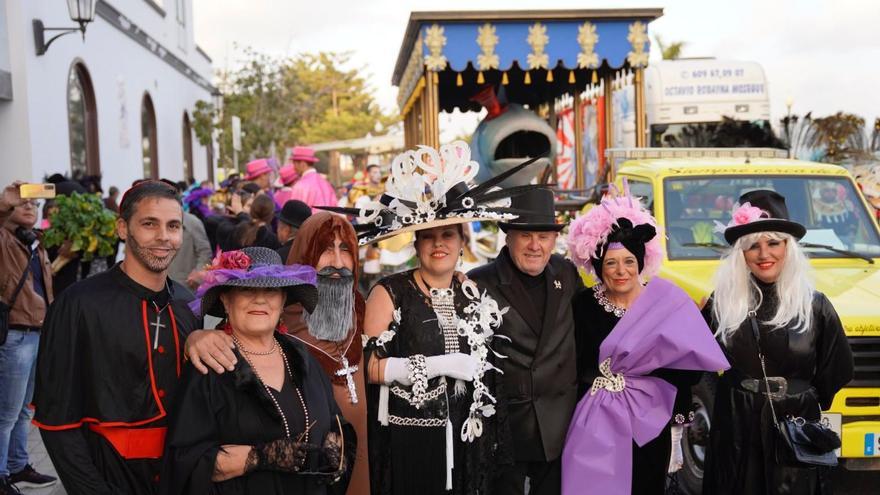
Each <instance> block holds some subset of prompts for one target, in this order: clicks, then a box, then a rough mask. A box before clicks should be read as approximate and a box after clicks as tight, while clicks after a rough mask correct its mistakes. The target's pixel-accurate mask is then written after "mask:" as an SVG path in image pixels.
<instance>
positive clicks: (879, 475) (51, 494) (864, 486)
mask: <svg viewBox="0 0 880 495" xmlns="http://www.w3.org/2000/svg"><path fill="white" fill-rule="evenodd" d="M28 453H29V454H30V458H31V464H33V466H34V469H36V470H37V471H39V472H41V473H46V474H51V475H53V476H55V468H54V467H53V466H52V461H50V460H49V455H48V454H47V453H46V448H45V447H43V442H42V440H41V439H40V433H39V431H38V430H37V428H36V427H34V426H31V431H30V433H29V434H28ZM878 486H880V471H873V472H861V473H855V472H848V471H843V470H840V471H839V472H837V473H835V490H834V493H835V494H838V495H876V493H877V487H878ZM21 492H22V493H23V494H24V495H66V494H67V492H66V491H64V487H63V486H61V482H60V481H59V482H58V483H57V484H56V485H54V486H51V487H48V488H42V489H35V488H26V489H23V490H22V491H21Z"/></svg>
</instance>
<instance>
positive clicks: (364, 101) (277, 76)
mask: <svg viewBox="0 0 880 495" xmlns="http://www.w3.org/2000/svg"><path fill="white" fill-rule="evenodd" d="M244 55H245V63H244V64H242V65H241V66H240V67H239V68H238V69H235V70H229V71H222V72H220V74H219V79H220V82H219V84H218V87H219V89H220V91H221V92H222V93H223V108H222V111H220V110H218V109H217V108H215V107H214V105H213V104H212V103H208V102H204V101H200V102H198V103H197V104H196V110H195V112H193V116H194V119H193V120H194V128H195V132H196V135H197V136H198V138H199V142H201V143H203V144H206V143H209V142H210V139H211V135H212V132H213V131H214V130H215V129H216V130H218V131H219V144H220V160H221V166H232V163H231V159H232V116H234V115H235V116H238V117H239V118H240V119H241V128H242V134H243V135H242V138H241V146H242V149H241V152H240V153H239V157H240V158H239V162H240V163H244V162H245V161H247V160H248V159H249V158H252V157H259V156H269V155H270V154H271V153H272V151H273V150H274V149H283V148H286V147H290V146H294V145H296V144H313V143H319V142H323V141H333V140H339V139H352V138H358V137H363V136H364V135H366V134H367V133H369V132H373V129H374V127H375V125H376V123H377V122H379V123H380V124H382V126H384V127H385V128H387V127H388V126H389V125H390V124H392V123H394V121H395V120H396V117H394V116H390V115H386V114H384V113H383V112H382V110H381V109H380V108H379V106H378V105H377V104H376V102H375V100H374V98H373V94H372V93H373V90H372V88H370V87H369V85H368V84H367V81H366V79H365V78H364V77H363V75H362V73H363V70H364V69H363V68H356V69H345V68H344V67H346V66H347V65H348V64H349V62H350V55H349V54H348V53H334V52H321V53H317V54H308V53H307V54H301V55H298V56H296V57H292V58H273V57H270V56H268V55H264V54H260V53H257V52H255V51H254V50H252V49H249V48H248V49H245V50H244Z"/></svg>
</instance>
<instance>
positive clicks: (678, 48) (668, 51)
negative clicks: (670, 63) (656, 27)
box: [654, 34, 687, 60]
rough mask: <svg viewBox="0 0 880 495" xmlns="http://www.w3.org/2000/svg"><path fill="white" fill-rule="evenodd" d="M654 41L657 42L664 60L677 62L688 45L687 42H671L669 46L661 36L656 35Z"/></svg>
mask: <svg viewBox="0 0 880 495" xmlns="http://www.w3.org/2000/svg"><path fill="white" fill-rule="evenodd" d="M654 41H656V42H657V46H658V47H659V48H660V54H661V55H662V56H663V60H677V59H679V58H681V52H682V51H683V50H684V47H685V45H687V42H685V41H671V42H669V43H668V44H667V43H666V42H664V41H663V38H661V37H660V35H659V34H655V35H654Z"/></svg>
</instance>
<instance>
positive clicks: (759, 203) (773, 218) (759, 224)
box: [724, 189, 807, 245]
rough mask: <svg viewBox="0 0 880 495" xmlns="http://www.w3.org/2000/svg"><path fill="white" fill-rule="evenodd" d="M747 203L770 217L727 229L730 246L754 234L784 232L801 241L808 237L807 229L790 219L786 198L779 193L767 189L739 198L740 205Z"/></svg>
mask: <svg viewBox="0 0 880 495" xmlns="http://www.w3.org/2000/svg"><path fill="white" fill-rule="evenodd" d="M746 203H749V204H750V205H751V206H754V207H757V208H760V209H762V210H764V211H765V212H766V213H767V214H768V215H769V217H767V218H764V217H762V218H759V219H758V220H755V221H752V222H749V223H746V224H742V225H734V226H732V227H728V228H726V229H725V230H724V239H725V240H727V242H728V243H729V244H730V245H733V244H735V243H736V241H737V239H739V238H740V237H742V236H744V235H748V234H754V233H755V232H783V233H785V234H790V235H792V236H793V237H795V238H796V239H801V238H802V237H803V236H804V235H806V233H807V229H806V228H805V227H804V226H803V225H801V224H799V223H797V222H793V221H791V220H790V219H789V216H788V207H787V206H786V205H785V197H784V196H782V195H781V194H779V193H778V192H776V191H769V190H766V189H759V190H757V191H749V192H747V193H745V194H743V195H742V196H740V197H739V204H740V205H744V204H746Z"/></svg>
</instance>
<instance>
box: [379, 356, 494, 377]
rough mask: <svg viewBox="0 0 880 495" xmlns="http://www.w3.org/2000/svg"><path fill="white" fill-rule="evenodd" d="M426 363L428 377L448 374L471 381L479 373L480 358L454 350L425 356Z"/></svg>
mask: <svg viewBox="0 0 880 495" xmlns="http://www.w3.org/2000/svg"><path fill="white" fill-rule="evenodd" d="M425 364H426V367H427V371H428V379H431V378H436V377H438V376H448V377H449V378H455V379H456V380H464V381H468V382H469V381H471V380H473V379H474V376H475V375H476V374H477V368H479V366H480V360H479V359H477V357H476V356H474V355H473V354H465V353H463V352H454V353H452V354H442V355H440V356H430V357H427V358H425ZM386 369H387V368H386Z"/></svg>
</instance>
